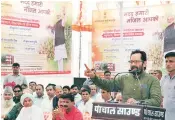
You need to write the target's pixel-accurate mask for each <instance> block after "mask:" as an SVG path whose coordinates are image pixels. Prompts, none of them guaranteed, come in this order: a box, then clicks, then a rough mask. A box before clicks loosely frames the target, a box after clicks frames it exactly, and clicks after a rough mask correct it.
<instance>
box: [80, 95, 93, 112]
mask: <svg viewBox="0 0 175 120" xmlns="http://www.w3.org/2000/svg"><path fill="white" fill-rule="evenodd" d="M92 103H93V100H92V99H91V98H90V99H89V100H88V101H87V102H86V103H85V104H84V101H83V100H81V102H80V103H79V104H78V109H79V110H80V111H81V113H82V114H85V113H86V112H88V113H89V114H90V115H92V107H93V104H92Z"/></svg>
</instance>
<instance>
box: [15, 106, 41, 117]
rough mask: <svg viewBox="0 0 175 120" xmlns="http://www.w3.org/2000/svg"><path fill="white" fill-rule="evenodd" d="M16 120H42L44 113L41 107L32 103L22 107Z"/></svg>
mask: <svg viewBox="0 0 175 120" xmlns="http://www.w3.org/2000/svg"><path fill="white" fill-rule="evenodd" d="M16 120H44V115H43V112H42V110H41V108H39V107H37V106H35V105H32V106H31V107H23V108H22V109H21V111H20V113H19V115H18V117H17V118H16Z"/></svg>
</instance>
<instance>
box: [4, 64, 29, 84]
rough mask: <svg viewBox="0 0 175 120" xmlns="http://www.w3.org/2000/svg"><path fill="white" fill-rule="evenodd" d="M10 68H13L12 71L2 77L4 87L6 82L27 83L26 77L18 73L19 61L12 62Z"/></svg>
mask: <svg viewBox="0 0 175 120" xmlns="http://www.w3.org/2000/svg"><path fill="white" fill-rule="evenodd" d="M12 70H13V73H12V74H9V75H7V76H6V77H5V78H4V84H3V85H4V87H5V86H6V85H7V84H14V86H15V85H22V84H26V85H27V80H26V78H25V77H24V76H23V75H22V74H20V73H19V71H20V64H19V63H13V65H12Z"/></svg>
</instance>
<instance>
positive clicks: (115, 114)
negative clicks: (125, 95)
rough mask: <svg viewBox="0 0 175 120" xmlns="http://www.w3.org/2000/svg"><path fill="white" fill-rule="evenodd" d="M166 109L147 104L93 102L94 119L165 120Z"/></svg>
mask: <svg viewBox="0 0 175 120" xmlns="http://www.w3.org/2000/svg"><path fill="white" fill-rule="evenodd" d="M165 111H166V110H165V109H164V108H159V107H153V106H147V105H130V104H118V103H99V102H94V103H93V110H92V119H93V120H165Z"/></svg>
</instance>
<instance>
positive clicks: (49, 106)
mask: <svg viewBox="0 0 175 120" xmlns="http://www.w3.org/2000/svg"><path fill="white" fill-rule="evenodd" d="M41 109H42V110H43V112H52V110H53V98H52V99H51V100H50V99H49V97H48V96H47V97H45V98H44V99H43V101H42V103H41Z"/></svg>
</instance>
